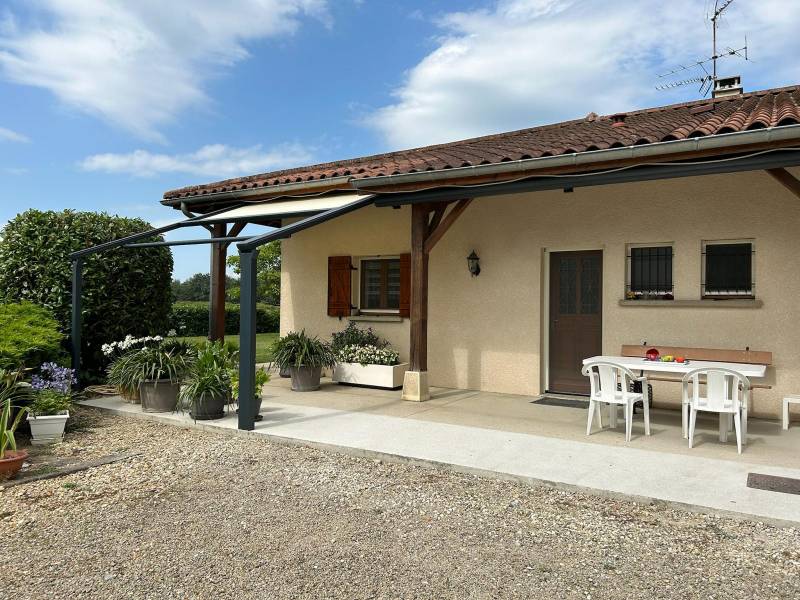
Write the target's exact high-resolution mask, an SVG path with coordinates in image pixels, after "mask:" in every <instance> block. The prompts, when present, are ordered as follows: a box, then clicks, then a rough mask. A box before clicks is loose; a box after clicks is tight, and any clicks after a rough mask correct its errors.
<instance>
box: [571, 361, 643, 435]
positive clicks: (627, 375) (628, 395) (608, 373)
mask: <svg viewBox="0 0 800 600" xmlns="http://www.w3.org/2000/svg"><path fill="white" fill-rule="evenodd" d="M581 372H582V373H583V374H584V375H586V376H587V377H588V378H589V387H590V394H589V419H588V422H587V424H586V435H590V434H591V432H592V420H593V419H594V413H595V410H596V411H597V420H598V423H599V425H600V428H601V429H602V427H603V419H602V417H601V416H600V412H601V406H599V405H601V404H608V408H609V415H610V417H611V424H612V427H613V426H614V424H615V422H616V415H617V406H619V405H620V404H621V405H622V406H624V407H625V441H626V442H629V441H631V428H632V426H633V405H634V404H635V403H636V402H642V405H643V408H644V431H645V434H646V435H650V398H649V395H648V388H647V377H637V376H636V375H634V374H633V371H631V370H630V369H628V368H627V367H624V366H622V365H618V364H616V363H612V362H603V361H595V362H590V363H587V364H586V365H584V367H583V369H582V371H581ZM634 381H639V382H641V384H642V391H641V392H632V391H631V384H632V383H633V382H634Z"/></svg>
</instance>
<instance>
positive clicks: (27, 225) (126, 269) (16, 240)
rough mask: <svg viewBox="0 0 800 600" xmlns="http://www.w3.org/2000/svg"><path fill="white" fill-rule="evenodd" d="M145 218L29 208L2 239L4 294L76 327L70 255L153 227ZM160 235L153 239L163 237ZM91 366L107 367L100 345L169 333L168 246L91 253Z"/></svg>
mask: <svg viewBox="0 0 800 600" xmlns="http://www.w3.org/2000/svg"><path fill="white" fill-rule="evenodd" d="M150 228H151V227H150V225H149V224H148V223H146V222H145V221H143V220H141V219H128V218H122V217H116V216H111V215H108V214H105V213H92V212H75V211H72V210H65V211H61V212H55V211H40V210H28V211H26V212H24V213H21V214H19V215H17V216H16V217H15V218H14V219H12V220H11V221H9V222H8V224H7V225H6V226H5V227H4V229H3V231H2V240H0V295H2V296H3V299H4V300H5V301H13V302H17V301H29V302H33V303H35V304H38V305H41V306H44V307H46V308H48V309H50V310H51V311H52V313H53V315H54V316H55V319H56V321H57V322H58V324H59V328H60V330H61V331H62V332H64V333H66V332H68V331H69V324H70V307H71V302H72V298H71V296H72V294H71V269H70V267H71V263H70V260H69V254H70V253H71V252H74V251H76V250H81V249H83V248H88V247H90V246H96V245H97V244H101V243H103V242H108V241H111V240H115V239H119V238H122V237H124V236H126V235H130V234H133V233H138V232H140V231H146V230H148V229H150ZM156 239H160V238H153V239H152V240H142V241H155V240H156ZM83 279H84V293H83V348H82V356H83V368H84V370H85V371H88V373H85V374H87V375H89V376H92V375H97V374H99V372H100V369H101V368H102V367H103V356H102V352H101V350H100V347H101V346H102V345H103V344H104V343H107V342H111V341H114V340H120V339H123V338H124V337H125V336H126V335H127V334H131V335H134V336H142V335H151V334H158V333H163V332H164V331H165V330H166V327H167V323H168V318H169V312H170V308H171V303H172V302H171V294H170V282H171V280H172V253H171V252H170V251H169V249H168V248H164V247H160V248H146V249H144V248H141V249H130V248H127V249H126V248H115V249H113V250H108V251H106V252H101V253H99V254H93V255H90V256H88V257H86V259H85V263H84V268H83Z"/></svg>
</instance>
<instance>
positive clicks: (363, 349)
mask: <svg viewBox="0 0 800 600" xmlns="http://www.w3.org/2000/svg"><path fill="white" fill-rule="evenodd" d="M399 359H400V353H399V352H397V351H396V350H392V349H391V348H379V347H377V346H372V345H366V346H355V345H349V346H344V347H343V348H341V349H340V350H339V351H338V352H337V353H336V360H337V361H338V362H346V363H359V364H361V365H396V364H397V363H398V362H399Z"/></svg>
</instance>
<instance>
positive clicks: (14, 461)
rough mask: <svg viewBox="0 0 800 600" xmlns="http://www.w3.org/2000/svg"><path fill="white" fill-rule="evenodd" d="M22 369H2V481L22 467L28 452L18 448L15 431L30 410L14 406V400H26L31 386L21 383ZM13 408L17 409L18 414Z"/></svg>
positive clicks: (0, 373)
mask: <svg viewBox="0 0 800 600" xmlns="http://www.w3.org/2000/svg"><path fill="white" fill-rule="evenodd" d="M21 380H22V371H21V370H20V371H6V370H2V371H0V481H5V480H6V479H10V478H11V477H13V476H14V475H16V474H17V472H18V471H19V470H20V469H21V468H22V464H23V463H24V462H25V459H26V458H28V453H27V451H25V450H17V440H16V438H15V437H14V432H15V431H16V430H17V427H18V426H19V424H20V421H22V417H24V416H25V413H26V412H27V411H28V409H27V408H26V407H14V406H12V402H13V401H15V400H24V399H26V398H27V397H28V396H29V395H30V388H29V387H27V386H25V385H24V384H22V383H21ZM12 408H16V409H17V414H16V416H13V414H12V410H11V409H12Z"/></svg>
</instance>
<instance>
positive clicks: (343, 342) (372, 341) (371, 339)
mask: <svg viewBox="0 0 800 600" xmlns="http://www.w3.org/2000/svg"><path fill="white" fill-rule="evenodd" d="M331 340H332V342H331V348H332V349H333V351H334V352H336V353H338V352H340V351H341V350H343V349H344V348H346V347H348V346H372V347H374V348H378V349H382V348H386V347H387V346H388V345H389V342H387V341H386V340H384V339H383V338H382V337H380V336H379V335H378V334H377V333H375V332H374V331H373V330H372V327H368V328H366V329H360V328H359V327H358V325H356V324H355V323H354V322H353V321H350V322H349V323H348V324H347V327H345V328H344V329H342V330H341V331H337V332H335V333H334V334H333V335H331ZM351 362H356V361H351Z"/></svg>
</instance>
